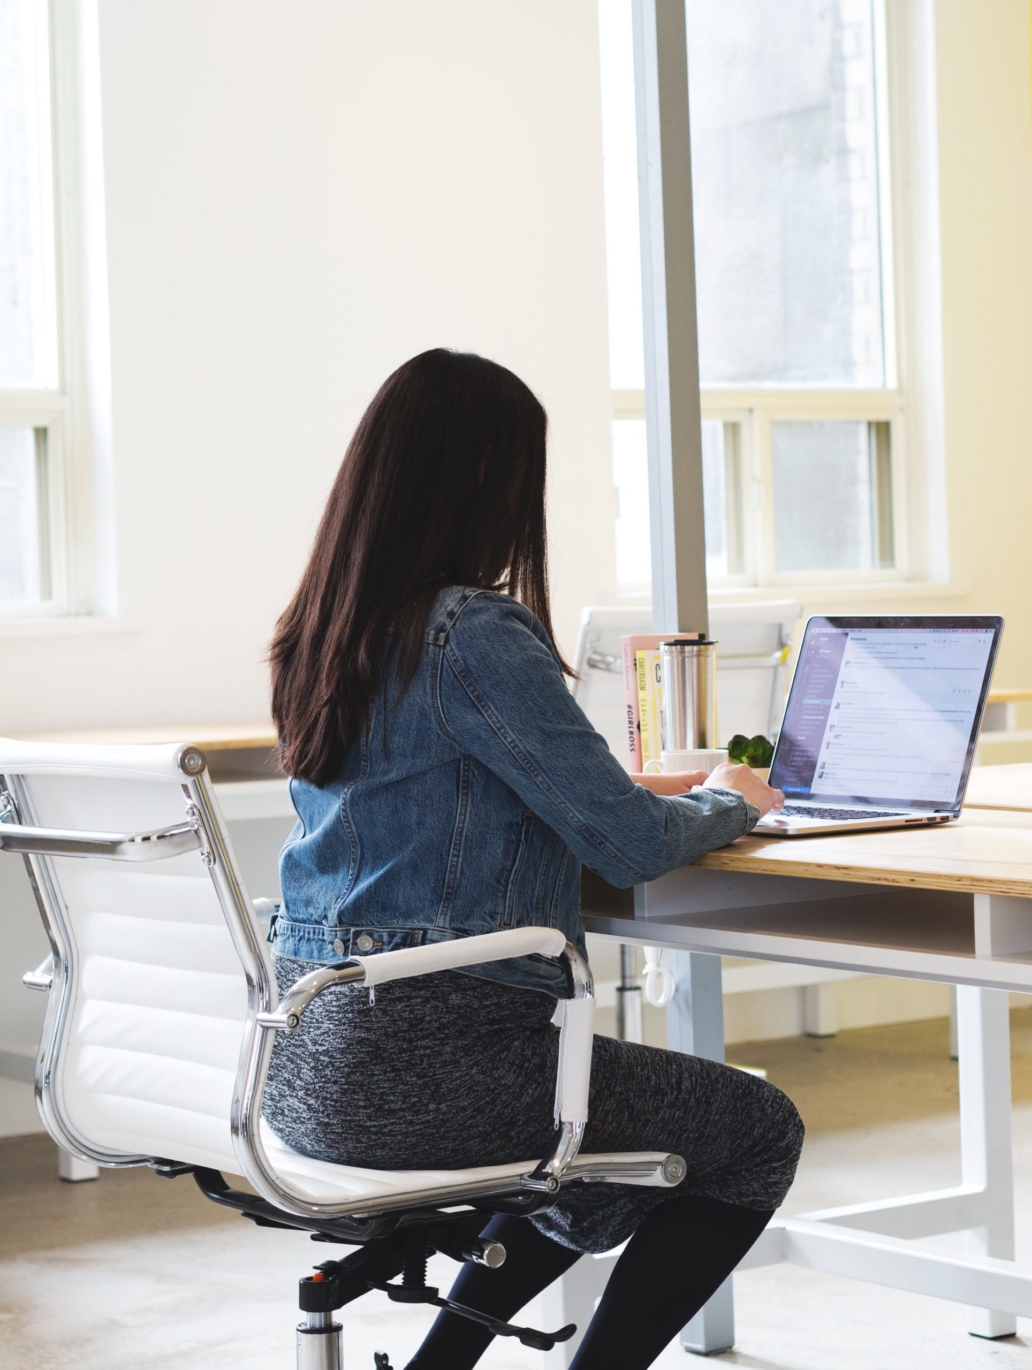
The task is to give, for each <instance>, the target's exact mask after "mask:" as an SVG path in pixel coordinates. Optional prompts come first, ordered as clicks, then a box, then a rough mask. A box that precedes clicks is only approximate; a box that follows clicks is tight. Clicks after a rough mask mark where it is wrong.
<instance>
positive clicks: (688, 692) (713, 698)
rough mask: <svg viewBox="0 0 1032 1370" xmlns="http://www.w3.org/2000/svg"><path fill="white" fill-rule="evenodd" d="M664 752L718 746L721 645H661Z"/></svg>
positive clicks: (705, 643) (687, 643)
mask: <svg viewBox="0 0 1032 1370" xmlns="http://www.w3.org/2000/svg"><path fill="white" fill-rule="evenodd" d="M659 660H660V669H661V671H662V673H663V750H664V751H667V752H680V751H687V750H691V749H694V748H699V747H716V746H717V745H718V744H717V644H716V643H715V642H676V641H675V642H661V643H660V644H659Z"/></svg>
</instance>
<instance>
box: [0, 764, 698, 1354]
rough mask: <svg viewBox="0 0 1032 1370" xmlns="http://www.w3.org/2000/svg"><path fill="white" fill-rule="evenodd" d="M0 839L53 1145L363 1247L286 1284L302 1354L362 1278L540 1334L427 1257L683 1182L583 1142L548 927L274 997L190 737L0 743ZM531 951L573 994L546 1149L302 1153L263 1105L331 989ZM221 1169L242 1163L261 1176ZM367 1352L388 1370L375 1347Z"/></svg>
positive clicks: (650, 1157)
mask: <svg viewBox="0 0 1032 1370" xmlns="http://www.w3.org/2000/svg"><path fill="white" fill-rule="evenodd" d="M0 851H6V852H13V853H20V854H21V855H22V856H23V858H24V861H25V864H26V867H27V870H28V874H29V879H30V881H31V883H32V887H33V891H34V893H35V896H36V900H37V902H38V905H39V909H40V913H41V915H42V918H43V922H44V925H45V927H46V930H47V935H48V937H49V940H50V945H51V955H50V957H49V958H48V959H47V961H45V962H44V964H43V965H42V966H40V967H39V968H38V969H37V970H35V971H32V972H30V973H29V974H27V975H26V976H25V977H24V982H25V984H26V985H28V986H29V987H31V988H34V989H38V990H42V991H44V992H46V993H47V995H48V1004H47V1012H46V1020H45V1024H44V1029H43V1036H42V1042H41V1046H40V1053H39V1058H38V1061H37V1066H36V1098H37V1102H38V1106H39V1110H40V1113H41V1115H42V1118H43V1122H44V1123H45V1125H46V1128H47V1131H48V1132H49V1133H50V1135H51V1137H53V1139H54V1140H55V1141H56V1142H57V1143H58V1145H59V1146H61V1147H63V1148H64V1149H65V1150H67V1151H69V1152H70V1153H72V1154H73V1155H75V1156H78V1157H81V1158H82V1159H84V1160H88V1161H93V1162H95V1163H97V1164H100V1165H105V1166H134V1165H135V1166H140V1165H146V1166H150V1167H152V1168H153V1169H154V1170H155V1171H156V1172H157V1174H158V1175H161V1176H165V1177H167V1178H175V1177H179V1176H184V1175H191V1176H192V1177H193V1179H194V1181H195V1182H196V1184H197V1185H198V1186H199V1187H200V1189H201V1191H202V1192H203V1193H204V1194H205V1195H206V1196H207V1197H208V1198H209V1199H211V1200H212V1201H213V1202H215V1203H218V1204H221V1205H224V1206H226V1207H229V1208H232V1209H236V1210H237V1211H239V1212H240V1213H241V1214H243V1215H244V1216H245V1217H246V1218H249V1219H250V1220H251V1221H252V1222H255V1223H257V1224H259V1225H260V1226H265V1227H281V1228H293V1229H301V1230H303V1231H307V1232H309V1233H310V1234H311V1236H312V1238H313V1240H315V1241H319V1242H330V1243H339V1244H341V1245H343V1246H352V1247H354V1248H355V1250H354V1251H352V1252H351V1253H350V1254H348V1255H346V1256H344V1257H343V1258H342V1259H339V1260H338V1259H334V1260H327V1261H323V1262H322V1263H321V1264H319V1265H318V1267H317V1268H316V1269H315V1270H314V1273H311V1274H308V1275H305V1276H304V1277H303V1278H301V1280H300V1282H299V1302H300V1307H301V1311H302V1313H303V1315H304V1316H303V1320H302V1322H301V1323H300V1325H299V1326H298V1329H297V1366H298V1370H340V1367H341V1366H342V1364H343V1361H342V1355H343V1346H342V1329H341V1325H340V1323H338V1322H336V1321H335V1320H334V1317H333V1314H334V1312H335V1311H336V1310H337V1309H339V1308H342V1307H343V1306H344V1305H346V1304H348V1303H350V1302H351V1301H353V1300H354V1299H356V1298H359V1297H361V1296H362V1295H363V1294H365V1293H367V1292H368V1291H369V1290H370V1289H380V1290H385V1291H386V1293H387V1294H388V1296H389V1297H390V1298H391V1299H393V1300H396V1301H400V1302H404V1303H428V1304H432V1305H433V1306H435V1307H438V1308H448V1309H450V1310H451V1311H452V1312H454V1313H456V1314H457V1315H459V1316H461V1317H465V1318H471V1319H473V1320H474V1321H476V1322H479V1323H481V1324H483V1325H485V1326H487V1327H489V1328H490V1330H491V1331H492V1332H493V1333H495V1334H496V1335H499V1336H515V1337H518V1338H519V1340H520V1341H521V1342H523V1343H524V1344H525V1345H527V1346H531V1347H536V1348H538V1349H540V1350H542V1351H547V1350H550V1349H551V1348H552V1347H553V1346H554V1345H555V1343H556V1342H557V1341H563V1340H566V1339H568V1338H569V1337H571V1336H572V1335H573V1333H574V1332H575V1331H576V1328H575V1327H574V1326H572V1325H570V1326H567V1327H564V1328H561V1329H559V1330H558V1331H556V1332H553V1333H545V1332H539V1331H536V1330H534V1329H533V1328H526V1327H516V1326H513V1325H512V1324H509V1323H503V1322H499V1321H496V1320H495V1319H493V1318H490V1317H487V1316H486V1315H484V1314H482V1313H480V1312H478V1311H477V1310H476V1309H470V1308H464V1307H460V1306H459V1305H456V1304H452V1303H450V1302H449V1300H447V1299H446V1298H442V1297H441V1296H440V1295H439V1294H438V1291H437V1290H436V1289H434V1288H432V1287H429V1286H427V1284H426V1278H425V1276H426V1263H427V1258H428V1256H429V1255H430V1254H432V1253H433V1252H441V1253H442V1254H444V1255H446V1256H449V1257H451V1258H453V1259H454V1260H457V1261H463V1260H474V1261H477V1262H479V1263H481V1264H483V1265H486V1266H488V1267H491V1268H494V1267H497V1266H498V1265H500V1264H501V1262H502V1261H503V1260H504V1258H505V1252H504V1250H503V1249H502V1247H501V1245H500V1244H499V1243H497V1242H486V1241H483V1240H481V1238H480V1237H479V1233H480V1231H481V1230H482V1229H483V1227H484V1225H485V1223H486V1221H487V1215H489V1214H491V1213H496V1212H504V1213H512V1214H517V1215H519V1214H530V1213H533V1212H536V1211H539V1210H540V1209H542V1208H545V1207H547V1206H548V1205H549V1204H552V1203H554V1202H555V1199H556V1196H557V1195H558V1194H559V1193H560V1191H561V1190H562V1188H563V1187H564V1186H566V1185H569V1184H580V1183H585V1182H590V1181H607V1182H611V1183H612V1182H615V1183H623V1184H638V1185H653V1186H663V1187H669V1186H673V1185H676V1184H678V1183H680V1181H681V1180H682V1179H683V1178H684V1174H685V1164H684V1161H683V1160H682V1159H681V1158H680V1157H679V1156H672V1155H666V1154H662V1153H654V1152H642V1153H621V1154H607V1155H595V1156H590V1155H581V1154H580V1145H581V1140H582V1137H583V1133H584V1126H585V1123H586V1121H587V1102H588V1084H589V1076H590V1069H591V1042H592V1025H593V1013H594V998H593V993H592V980H591V972H590V970H589V968H588V966H587V963H586V962H585V961H584V960H583V958H582V957H581V956H580V955H579V953H578V952H577V950H576V948H574V947H573V946H571V945H570V944H569V943H567V942H566V939H565V938H564V936H563V934H562V933H561V932H559V931H558V930H557V929H555V928H536V927H527V928H515V929H510V930H507V931H503V932H495V933H489V934H486V935H484V936H476V937H462V938H453V939H450V940H447V941H441V942H432V943H427V944H425V945H422V946H418V947H412V948H408V949H405V950H401V951H392V952H382V953H380V954H378V955H373V956H353V957H351V959H350V960H349V961H347V962H346V963H345V964H343V965H337V966H325V967H321V968H319V969H318V970H315V971H313V972H311V973H310V974H308V975H306V976H304V977H303V978H302V979H301V980H299V981H298V982H297V983H296V984H295V985H294V986H293V987H292V988H291V989H290V991H289V992H288V993H287V994H286V995H285V996H284V997H283V998H282V999H280V998H279V996H278V993H277V989H276V980H275V976H274V974H273V970H272V963H271V959H270V955H269V949H268V945H267V943H266V940H265V937H264V935H263V930H262V926H261V922H260V917H259V910H258V909H256V905H255V903H254V902H252V900H251V898H250V896H249V894H248V892H247V889H246V888H245V885H244V882H243V880H242V878H241V875H240V872H239V869H238V866H237V863H236V859H235V857H234V854H233V849H232V844H231V842H230V840H229V837H228V834H227V832H226V827H225V823H224V821H223V819H222V816H221V813H220V811H219V805H218V801H217V798H216V796H215V792H214V789H213V787H212V784H211V782H210V779H209V777H208V775H207V773H206V762H205V757H204V754H203V753H202V752H201V751H199V750H198V749H197V748H196V747H194V746H190V745H186V744H184V745H179V746H150V747H115V746H112V747H91V746H70V745H69V746H64V745H58V744H44V743H23V742H14V741H8V740H6V739H0ZM263 902H266V901H259V904H261V903H263ZM528 955H538V956H547V957H551V958H554V959H556V960H558V961H559V962H560V963H561V964H562V965H563V966H564V968H565V970H566V974H567V977H568V982H569V986H570V989H571V992H572V997H571V998H569V999H566V1000H564V1001H563V1019H562V1026H561V1032H560V1044H559V1070H558V1077H557V1082H556V1123H557V1129H558V1140H557V1144H556V1146H555V1148H554V1150H553V1151H552V1154H551V1155H549V1156H545V1157H543V1158H542V1157H534V1158H531V1159H529V1160H526V1161H523V1162H520V1163H516V1164H511V1165H496V1166H482V1167H479V1168H474V1169H469V1170H456V1171H447V1170H436V1171H386V1170H370V1169H361V1168H358V1167H353V1166H342V1165H333V1164H330V1163H328V1162H325V1161H318V1160H312V1159H311V1158H309V1157H306V1156H302V1155H300V1154H298V1153H297V1152H294V1151H292V1150H291V1149H290V1148H289V1147H287V1146H286V1145H285V1144H284V1143H283V1142H281V1141H280V1140H279V1139H278V1138H277V1137H276V1135H275V1134H274V1133H273V1131H272V1129H271V1128H270V1127H269V1126H268V1124H267V1123H265V1122H264V1121H263V1119H262V1096H263V1091H264V1088H265V1080H266V1075H267V1073H268V1068H269V1060H270V1056H271V1053H272V1047H273V1042H274V1039H275V1034H276V1033H277V1032H292V1031H294V1030H296V1028H297V1027H298V1026H299V1025H300V1023H301V1020H302V1018H303V1016H304V1013H305V1011H306V1010H307V1008H308V1007H309V1005H310V1004H311V1003H312V1002H313V1001H314V1000H315V999H316V998H317V997H318V995H320V994H322V993H323V992H324V991H325V990H327V989H328V988H330V987H331V986H334V985H349V984H350V985H367V986H370V987H373V986H375V985H378V984H383V983H385V982H387V981H389V980H395V979H402V978H405V977H408V976H414V975H427V974H433V973H434V972H437V971H441V970H447V969H457V968H460V967H463V966H473V965H478V964H483V963H485V962H490V961H500V960H504V959H508V958H511V957H517V956H528ZM226 1175H230V1176H243V1177H245V1178H246V1179H247V1180H248V1181H249V1182H250V1184H251V1186H252V1187H253V1189H254V1191H255V1193H253V1194H252V1193H248V1192H246V1191H245V1190H242V1189H235V1188H233V1187H232V1185H231V1184H230V1182H229V1181H228V1180H227V1179H226V1178H225V1176H226ZM376 1364H377V1366H379V1367H381V1370H389V1365H388V1359H387V1357H386V1356H385V1355H383V1354H380V1353H378V1354H377V1358H376Z"/></svg>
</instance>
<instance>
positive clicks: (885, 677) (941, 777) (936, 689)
mask: <svg viewBox="0 0 1032 1370" xmlns="http://www.w3.org/2000/svg"><path fill="white" fill-rule="evenodd" d="M993 639H994V632H993V629H992V628H954V627H949V628H925V627H922V628H912V629H911V628H898V627H892V628H846V627H842V626H839V625H836V624H832V623H824V622H822V621H820V620H818V621H816V622H811V623H810V625H809V627H808V630H807V633H806V637H805V639H804V642H803V653H802V656H801V658H800V661H799V666H798V670H797V679H796V682H795V684H794V686H793V689H792V695H791V699H790V701H789V707H788V711H787V713H786V717H785V722H784V726H783V729H782V737H781V740H780V745H779V747H778V756H777V760H776V765H775V771H776V774H773V775H772V776H771V783H772V784H775V785H777V786H778V787H779V788H781V789H782V790H784V791H785V794H786V795H788V796H792V795H806V796H808V797H809V798H812V799H823V800H825V801H830V802H834V801H835V800H843V799H853V800H858V799H863V800H868V801H874V802H878V803H885V802H887V801H892V800H897V801H898V802H899V803H900V804H910V803H917V804H919V805H922V806H927V805H932V806H934V805H937V804H942V805H944V806H947V807H948V806H949V805H952V804H953V803H954V802H955V800H956V797H957V790H958V787H959V785H960V781H961V777H962V775H963V771H964V766H965V762H966V760H967V753H968V744H969V742H970V740H971V731H972V727H973V725H974V721H975V715H976V713H977V710H978V705H979V699H980V697H981V692H982V686H983V683H984V681H985V675H986V666H987V663H988V660H989V655H990V652H991V651H992V648H993Z"/></svg>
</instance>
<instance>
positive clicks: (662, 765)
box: [645, 747, 727, 775]
mask: <svg viewBox="0 0 1032 1370" xmlns="http://www.w3.org/2000/svg"><path fill="white" fill-rule="evenodd" d="M726 760H727V748H726V747H696V748H694V749H693V750H688V751H682V752H660V754H659V760H658V761H649V762H646V765H645V774H646V775H655V774H658V773H660V772H664V771H665V772H667V773H668V774H669V773H670V772H671V771H705V772H706V774H707V775H709V774H710V773H711V772H713V771H715V770H716V769H717V767H718V766H719V765H721V764H722V763H723V762H725V761H726Z"/></svg>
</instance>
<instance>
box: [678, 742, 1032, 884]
mask: <svg viewBox="0 0 1032 1370" xmlns="http://www.w3.org/2000/svg"><path fill="white" fill-rule="evenodd" d="M1030 769H1032V768H1030ZM696 865H698V866H702V867H704V868H705V869H707V870H718V871H739V872H742V873H746V874H751V875H794V876H801V877H803V878H804V879H810V880H816V879H819V880H843V881H847V882H850V883H854V884H868V885H897V886H903V887H907V888H911V889H926V890H952V891H954V892H957V893H979V894H1012V895H1018V896H1020V897H1021V898H1025V899H1032V813H1017V812H1011V813H1005V812H1001V811H998V810H990V809H968V810H965V812H964V813H963V814H962V815H961V817H960V819H959V820H958V821H957V822H956V823H946V824H943V826H942V827H933V828H908V829H900V828H896V829H888V830H886V831H884V832H866V833H864V832H860V833H850V834H848V835H843V836H838V837H801V838H784V837H742V838H739V840H738V841H737V842H735V843H733V844H732V845H731V846H730V847H724V848H722V849H721V850H720V851H715V852H710V853H709V855H708V856H704V857H703V858H702V860H701V861H698V862H696Z"/></svg>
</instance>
